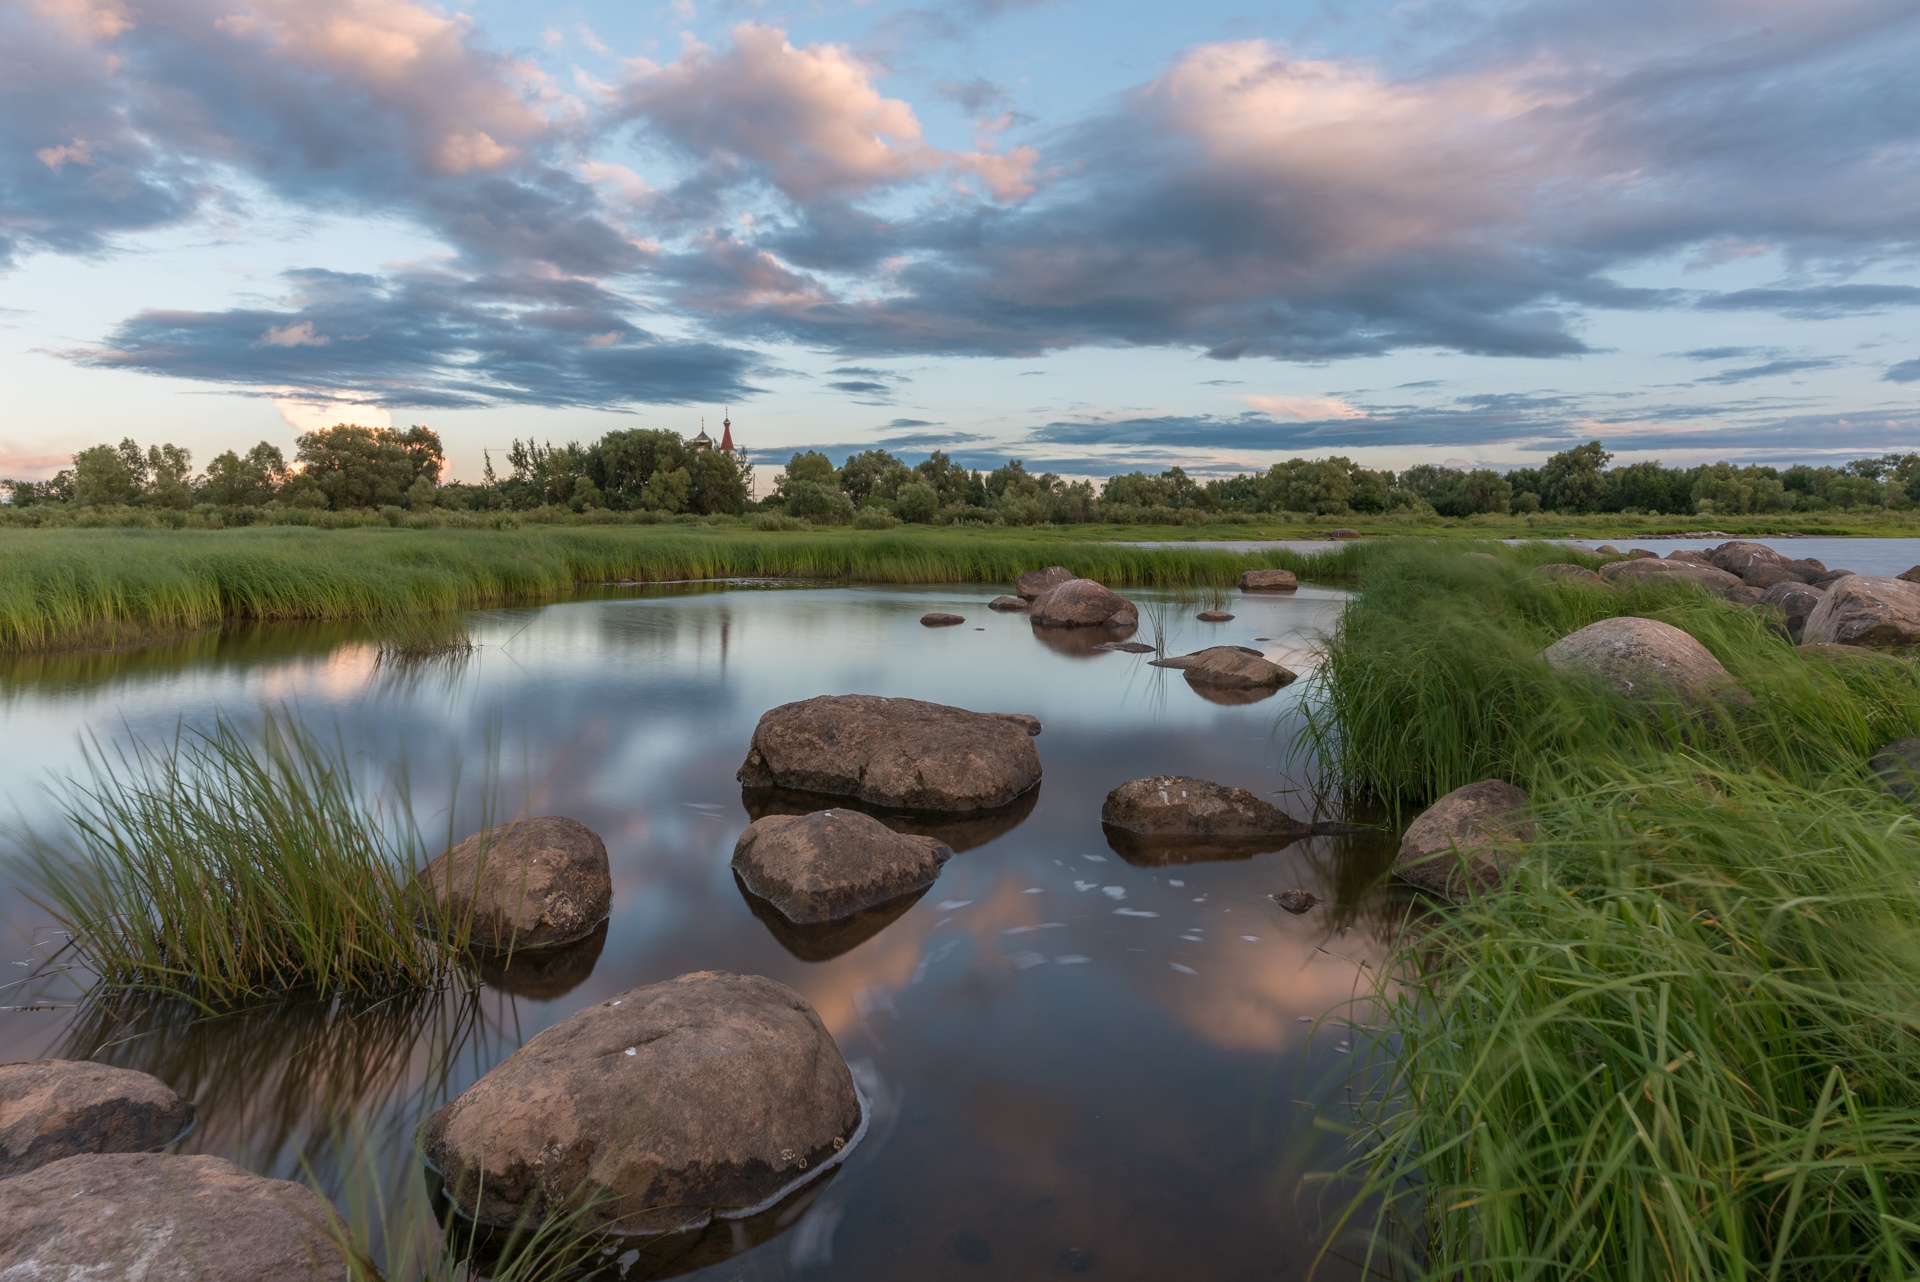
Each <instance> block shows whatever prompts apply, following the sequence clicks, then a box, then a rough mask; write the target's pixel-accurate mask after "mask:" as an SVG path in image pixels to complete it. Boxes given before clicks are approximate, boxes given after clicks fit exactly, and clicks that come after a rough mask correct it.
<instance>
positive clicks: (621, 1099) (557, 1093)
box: [421, 971, 861, 1232]
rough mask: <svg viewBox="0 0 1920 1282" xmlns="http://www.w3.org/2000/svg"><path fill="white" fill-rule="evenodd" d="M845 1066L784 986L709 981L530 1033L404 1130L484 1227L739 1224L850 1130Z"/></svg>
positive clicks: (830, 1156)
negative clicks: (412, 1131) (569, 1216)
mask: <svg viewBox="0 0 1920 1282" xmlns="http://www.w3.org/2000/svg"><path fill="white" fill-rule="evenodd" d="M860 1123H861V1110H860V1102H859V1098H858V1096H857V1095H856V1094H855V1092H854V1088H853V1079H852V1076H851V1074H850V1073H849V1072H848V1070H847V1065H846V1061H845V1060H844V1059H843V1058H841V1055H840V1050H839V1048H838V1047H837V1046H835V1045H834V1042H833V1038H832V1036H831V1035H829V1034H828V1032H827V1030H826V1026H825V1025H823V1024H822V1023H821V1022H820V1017H819V1016H818V1015H817V1014H815V1013H814V1010H813V1007H811V1006H809V1005H808V1004H807V1002H806V1001H805V999H803V998H802V997H801V996H800V995H799V994H797V993H795V992H794V991H793V990H792V989H790V988H787V987H786V986H785V985H783V984H778V983H775V982H774V981H773V980H771V979H764V978H762V977H760V976H758V975H729V974H722V973H718V972H714V971H701V972H699V973H697V974H692V975H682V976H681V977H680V978H678V979H674V980H669V981H667V982H666V983H662V984H652V985H649V986H647V987H645V988H636V989H632V990H630V991H628V992H625V993H622V994H621V995H620V996H619V997H616V998H613V999H610V1000H608V1001H605V1002H602V1003H600V1004H599V1005H597V1006H590V1007H588V1008H587V1009H586V1010H583V1011H581V1012H579V1013H578V1014H576V1015H574V1016H572V1017H571V1018H569V1019H566V1020H564V1021H562V1022H561V1023H559V1024H556V1025H554V1026H553V1027H551V1028H549V1029H547V1030H545V1031H544V1032H542V1033H539V1034H538V1035H536V1036H535V1037H533V1038H532V1039H531V1040H530V1041H528V1042H527V1044H526V1045H524V1046H522V1047H521V1048H520V1049H519V1050H518V1051H515V1052H514V1053H513V1054H512V1055H510V1056H508V1057H507V1059H506V1060H504V1061H503V1062H502V1063H501V1064H500V1065H499V1066H498V1067H496V1068H494V1069H493V1070H492V1071H491V1072H489V1073H487V1074H486V1075H485V1076H484V1077H482V1078H481V1079H480V1080H479V1081H477V1082H475V1083H474V1084H473V1085H472V1086H471V1087H469V1088H468V1089H467V1090H466V1091H465V1093H463V1094H462V1095H461V1096H460V1097H459V1098H458V1099H456V1100H454V1101H453V1102H452V1103H450V1104H448V1105H447V1106H446V1107H444V1108H442V1109H440V1110H439V1111H438V1112H436V1113H434V1114H433V1115H432V1116H431V1117H429V1118H428V1119H427V1121H426V1124H425V1126H423V1127H422V1128H421V1140H422V1144H423V1147H424V1150H425V1152H426V1156H427V1160H428V1161H430V1162H431V1163H433V1165H434V1166H435V1168H436V1169H437V1170H438V1171H439V1172H440V1175H441V1178H442V1179H443V1180H444V1181H445V1186H446V1191H447V1195H448V1196H449V1197H450V1198H451V1199H453V1201H454V1203H455V1205H456V1206H458V1207H459V1208H460V1209H461V1211H462V1212H463V1213H464V1214H466V1215H468V1216H469V1217H471V1218H473V1219H475V1220H478V1221H480V1222H481V1223H483V1224H495V1225H510V1224H515V1223H518V1222H520V1221H521V1220H522V1219H523V1218H535V1219H545V1218H552V1217H554V1216H556V1215H559V1214H561V1213H564V1212H567V1211H578V1212H579V1213H580V1215H581V1220H582V1223H581V1227H583V1228H587V1227H592V1228H601V1229H606V1230H610V1231H615V1232H658V1231H663V1230H669V1229H676V1228H682V1227H689V1226H694V1225H698V1224H701V1223H704V1222H706V1221H707V1220H708V1219H709V1218H710V1217H712V1216H714V1215H723V1216H726V1215H739V1214H746V1213H751V1212H752V1211H753V1210H755V1209H756V1208H758V1207H760V1206H762V1205H763V1204H766V1203H768V1202H771V1201H773V1200H775V1199H777V1198H779V1197H782V1196H785V1195H786V1193H788V1192H789V1191H791V1190H792V1189H793V1188H794V1187H795V1186H796V1185H797V1184H798V1183H799V1182H801V1181H804V1180H807V1179H810V1178H812V1177H814V1176H816V1175H818V1173H819V1172H820V1171H821V1170H822V1169H824V1168H825V1167H827V1166H828V1165H829V1164H831V1163H834V1162H835V1161H837V1159H838V1157H839V1156H840V1154H841V1153H842V1152H844V1150H845V1148H846V1146H847V1145H848V1144H850V1143H851V1142H852V1141H853V1139H854V1138H855V1135H856V1133H857V1131H858V1129H859V1127H860Z"/></svg>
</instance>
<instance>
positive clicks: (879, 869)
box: [733, 809, 953, 923]
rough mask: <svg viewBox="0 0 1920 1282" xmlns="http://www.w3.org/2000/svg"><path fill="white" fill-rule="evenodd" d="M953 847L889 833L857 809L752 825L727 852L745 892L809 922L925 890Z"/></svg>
mask: <svg viewBox="0 0 1920 1282" xmlns="http://www.w3.org/2000/svg"><path fill="white" fill-rule="evenodd" d="M952 856H953V848H952V847H950V846H948V845H947V844H946V843H945V842H943V841H935V840H934V839H933V838H932V837H912V836H908V835H907V834H906V833H900V832H895V831H894V830H893V829H891V828H889V827H887V826H886V825H885V824H883V823H881V822H880V821H879V820H878V819H875V818H873V817H872V816H870V815H864V814H861V813H860V812H859V811H858V810H847V809H840V810H817V811H815V812H814V813H812V814H810V815H768V816H767V817H766V818H764V819H756V820H755V821H754V822H753V823H752V824H750V825H749V826H748V828H747V830H746V831H745V832H743V833H741V834H740V840H739V841H738V842H736V843H735V844H734V847H733V870H734V872H736V873H738V874H739V875H740V880H741V882H742V883H744V884H745V885H746V887H747V889H748V890H751V891H752V892H753V893H754V894H756V895H758V896H760V898H762V899H764V900H766V901H767V902H769V903H771V904H772V905H773V906H774V907H776V908H778V909H779V910H780V911H781V912H783V913H785V914H786V915H787V919H788V920H789V921H795V922H802V923H811V922H823V921H833V920H835V919H836V918H840V917H847V916H851V915H852V914H854V913H857V912H859V911H861V910H862V909H866V908H871V907H873V906H874V905H875V904H883V903H886V902H887V901H888V900H890V899H898V898H899V897H900V896H902V895H905V894H910V893H912V892H913V891H916V890H924V889H926V888H927V887H928V886H930V885H932V884H933V883H934V881H935V880H936V879H937V878H938V877H939V876H940V865H942V864H944V863H945V862H946V861H947V860H948V859H950V858H952Z"/></svg>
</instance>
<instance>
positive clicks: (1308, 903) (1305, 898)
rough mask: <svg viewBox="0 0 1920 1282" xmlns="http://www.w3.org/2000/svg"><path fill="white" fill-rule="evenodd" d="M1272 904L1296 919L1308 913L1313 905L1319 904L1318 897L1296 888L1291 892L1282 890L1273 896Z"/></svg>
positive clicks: (1310, 892)
mask: <svg viewBox="0 0 1920 1282" xmlns="http://www.w3.org/2000/svg"><path fill="white" fill-rule="evenodd" d="M1273 902H1274V903H1276V904H1279V905H1280V906H1281V907H1282V908H1284V909H1286V910H1287V911H1288V912H1290V913H1292V914H1293V915H1294V916H1296V917H1298V916H1299V915H1300V914H1301V913H1303V912H1306V911H1308V910H1309V909H1311V908H1312V907H1313V906H1314V905H1315V904H1317V903H1319V902H1320V896H1318V895H1316V894H1314V893H1313V892H1312V891H1310V890H1302V889H1300V888H1299V887H1297V886H1296V887H1294V888H1293V889H1292V890H1283V891H1281V892H1280V893H1279V894H1277V895H1274V896H1273Z"/></svg>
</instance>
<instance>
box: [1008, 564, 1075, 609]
mask: <svg viewBox="0 0 1920 1282" xmlns="http://www.w3.org/2000/svg"><path fill="white" fill-rule="evenodd" d="M1074 577H1075V576H1074V573H1073V571H1072V570H1069V569H1068V568H1067V567H1066V566H1064V565H1050V566H1048V567H1047V568H1046V569H1044V570H1028V571H1027V572H1026V573H1025V574H1023V575H1021V576H1020V577H1019V578H1017V579H1015V580H1014V581H1013V590H1014V591H1015V592H1016V593H1018V594H1019V596H1020V599H1021V600H1023V601H1031V600H1033V599H1034V598H1035V597H1037V596H1039V595H1040V594H1041V593H1042V592H1045V591H1046V590H1047V589H1048V588H1057V587H1059V586H1060V585H1061V584H1062V583H1066V582H1068V581H1069V580H1071V579H1073V578H1074Z"/></svg>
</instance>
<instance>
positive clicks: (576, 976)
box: [472, 921, 607, 1002]
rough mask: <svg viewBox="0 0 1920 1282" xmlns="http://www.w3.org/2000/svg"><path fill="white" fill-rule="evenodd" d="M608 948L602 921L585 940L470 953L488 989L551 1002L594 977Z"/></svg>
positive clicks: (605, 926) (476, 969) (604, 926)
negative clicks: (595, 970)
mask: <svg viewBox="0 0 1920 1282" xmlns="http://www.w3.org/2000/svg"><path fill="white" fill-rule="evenodd" d="M606 946H607V923H606V922H605V921H602V922H601V923H600V924H599V925H598V926H595V927H594V928H593V933H592V934H590V935H588V936H587V937H586V938H585V939H577V940H575V941H574V942H573V943H571V944H558V945H555V946H553V947H550V948H521V949H516V950H514V951H513V952H486V951H480V950H476V951H475V952H474V953H473V957H472V960H473V967H474V970H475V971H476V972H477V973H478V974H479V976H480V981H481V982H482V983H484V984H485V985H486V986H487V987H488V988H493V989H498V990H499V991H500V992H503V993H511V994H512V995H513V996H515V997H528V998H532V999H533V1000H535V1001H542V1002H550V1001H552V1000H553V999H554V998H556V997H565V996H566V995H567V994H568V993H570V992H572V991H573V990H574V989H576V988H578V987H580V985H581V984H584V983H585V982H586V981H587V978H588V977H589V976H590V975H592V974H593V968H594V966H596V965H597V964H598V963H599V961H600V952H601V950H602V949H604V948H605V947H606Z"/></svg>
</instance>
